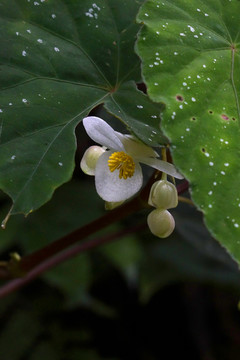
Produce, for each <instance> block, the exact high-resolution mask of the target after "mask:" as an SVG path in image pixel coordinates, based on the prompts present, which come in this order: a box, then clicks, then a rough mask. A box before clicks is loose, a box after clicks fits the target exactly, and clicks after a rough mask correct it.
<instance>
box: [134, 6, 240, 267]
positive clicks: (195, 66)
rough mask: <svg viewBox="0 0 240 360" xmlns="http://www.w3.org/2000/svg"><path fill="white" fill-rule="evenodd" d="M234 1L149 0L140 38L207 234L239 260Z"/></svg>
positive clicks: (150, 82)
mask: <svg viewBox="0 0 240 360" xmlns="http://www.w3.org/2000/svg"><path fill="white" fill-rule="evenodd" d="M239 13H240V2H239V1H237V0H210V1H209V0H201V1H199V0H193V1H185V0H168V1H160V0H148V1H147V2H146V3H145V4H144V5H143V7H142V8H141V11H140V13H139V17H138V20H139V22H141V23H144V26H143V28H142V30H141V33H140V36H139V41H138V53H139V54H140V56H141V58H142V61H143V75H144V78H145V81H146V84H147V87H148V94H149V96H150V97H151V99H153V100H154V101H156V102H162V103H164V104H165V110H164V111H163V113H162V119H163V121H162V128H163V130H164V131H165V133H166V135H167V136H168V137H169V139H170V141H171V149H172V154H173V159H174V162H175V164H176V165H177V166H178V167H179V168H180V170H181V171H182V173H183V174H184V175H185V176H186V178H187V179H188V180H189V182H190V189H191V194H192V198H193V200H194V202H195V204H196V205H197V206H198V208H199V209H200V210H201V211H203V213H204V215H205V220H206V223H207V226H208V228H209V230H210V231H211V233H212V234H213V235H214V236H215V237H216V238H217V239H218V240H219V241H220V242H221V243H222V244H223V245H224V246H225V247H226V248H227V249H228V251H229V252H230V253H231V254H232V255H233V256H234V257H235V258H236V259H238V261H239V260H240V187H239V183H240V165H239V155H240V141H239V139H240V131H239V125H240V110H239V92H240V56H239V48H240V27H239Z"/></svg>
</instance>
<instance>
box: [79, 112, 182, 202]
mask: <svg viewBox="0 0 240 360" xmlns="http://www.w3.org/2000/svg"><path fill="white" fill-rule="evenodd" d="M83 125H84V128H85V130H86V132H87V134H88V135H89V136H90V138H91V139H92V140H94V141H95V142H96V143H98V144H100V145H102V146H103V147H104V150H103V152H102V154H100V155H99V157H98V158H97V161H96V166H95V169H93V168H91V172H89V173H88V172H87V169H86V168H84V169H83V171H84V172H86V173H88V174H89V175H95V184H96V190H97V193H98V194H99V196H100V197H101V198H102V199H103V200H105V201H108V202H120V201H124V200H127V199H128V198H130V197H132V196H133V195H134V194H136V193H137V192H138V191H139V190H140V188H141V186H142V183H143V175H142V169H141V166H140V163H142V164H146V165H149V166H151V167H152V168H154V169H157V170H160V171H163V172H165V173H166V174H169V175H171V176H173V177H175V178H178V179H182V178H183V177H182V175H181V174H180V173H179V172H178V171H177V170H176V168H175V167H174V166H173V165H172V164H170V163H168V162H166V161H162V160H160V159H159V158H158V156H159V155H158V153H157V152H156V151H154V150H153V149H152V148H151V147H150V146H147V145H145V144H143V143H141V142H140V141H139V140H137V139H136V138H134V137H133V136H131V135H123V134H121V133H119V132H117V131H115V130H113V128H112V127H111V126H110V125H108V124H107V123H106V122H105V121H104V120H102V119H100V118H99V117H95V116H88V117H86V118H84V119H83ZM86 156H91V152H90V154H89V153H88V155H86ZM81 163H86V159H85V158H84V157H83V159H82V162H81Z"/></svg>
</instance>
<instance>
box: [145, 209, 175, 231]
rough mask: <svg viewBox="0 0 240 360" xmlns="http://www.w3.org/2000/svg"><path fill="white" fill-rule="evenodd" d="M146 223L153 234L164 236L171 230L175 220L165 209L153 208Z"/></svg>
mask: <svg viewBox="0 0 240 360" xmlns="http://www.w3.org/2000/svg"><path fill="white" fill-rule="evenodd" d="M147 223H148V226H149V229H150V231H151V232H152V233H153V235H155V236H157V237H159V238H166V237H168V236H169V235H171V233H172V232H173V230H174V228H175V221H174V218H173V216H172V215H171V214H170V212H169V211H167V210H161V209H155V210H153V211H152V212H151V213H150V214H149V215H148V217H147Z"/></svg>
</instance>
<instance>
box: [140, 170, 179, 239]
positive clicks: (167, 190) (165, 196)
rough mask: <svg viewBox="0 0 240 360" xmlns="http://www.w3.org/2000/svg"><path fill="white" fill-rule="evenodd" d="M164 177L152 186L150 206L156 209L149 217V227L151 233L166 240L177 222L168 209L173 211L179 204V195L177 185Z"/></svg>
mask: <svg viewBox="0 0 240 360" xmlns="http://www.w3.org/2000/svg"><path fill="white" fill-rule="evenodd" d="M164 175H165V174H164ZM164 177H165V176H163V179H162V180H159V181H156V182H155V183H154V184H153V185H152V188H151V191H150V194H149V199H148V203H149V205H151V206H154V207H155V208H156V209H155V210H153V211H152V212H151V213H150V214H149V215H148V218H147V222H148V226H149V229H150V231H151V232H152V233H153V234H154V235H155V236H158V237H160V238H166V237H168V236H169V235H171V233H172V232H173V230H174V228H175V221H174V218H173V216H172V215H171V214H170V212H169V211H168V210H167V209H172V208H174V207H176V206H177V204H178V193H177V189H176V187H175V185H173V184H172V183H170V182H169V181H167V180H166V179H164Z"/></svg>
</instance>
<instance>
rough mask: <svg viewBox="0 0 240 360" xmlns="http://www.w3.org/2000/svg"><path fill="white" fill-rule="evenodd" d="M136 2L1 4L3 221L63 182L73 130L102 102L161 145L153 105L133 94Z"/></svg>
mask: <svg viewBox="0 0 240 360" xmlns="http://www.w3.org/2000/svg"><path fill="white" fill-rule="evenodd" d="M142 2H143V1H142V0H140V1H137V0H131V1H128V0H124V1H123V0H110V1H107V0H102V1H101V2H100V3H99V4H97V3H92V1H90V0H78V1H77V0H71V1H69V0H62V1H58V0H52V1H46V0H39V1H33V0H29V1H23V0H0V44H1V47H0V49H1V50H0V98H1V102H0V188H1V189H2V190H3V191H4V192H5V193H7V194H8V195H9V196H10V197H11V198H12V200H13V206H12V209H11V211H10V214H16V213H24V214H28V213H30V212H31V211H33V210H35V209H37V208H38V207H40V206H41V205H42V204H44V203H45V202H46V201H48V200H49V199H50V198H51V196H52V194H53V192H54V190H55V189H56V188H57V187H58V186H59V185H61V184H63V183H64V182H66V181H68V180H69V179H70V177H71V176H72V172H73V168H74V154H75V149H76V140H75V134H74V130H75V127H76V125H77V124H78V123H79V122H80V121H81V120H82V118H83V117H84V116H86V115H87V114H88V113H89V112H90V110H92V109H93V108H95V107H96V106H97V105H99V104H101V103H104V102H106V106H107V108H108V109H109V111H111V112H112V113H113V114H114V115H116V116H118V117H119V118H120V119H121V120H122V121H123V122H124V123H125V124H126V125H127V126H128V127H129V129H130V130H131V131H132V132H133V133H135V135H136V136H138V137H139V138H141V140H143V141H145V142H146V143H151V144H153V145H157V144H159V143H161V141H164V137H163V136H162V135H161V131H160V129H159V128H158V123H159V110H160V106H158V105H154V104H153V103H152V102H151V101H150V100H149V99H148V98H147V97H146V95H144V94H143V93H141V92H140V91H138V90H137V87H136V83H137V82H139V81H141V77H140V62H139V59H138V57H137V55H136V54H135V53H134V42H135V38H136V33H137V31H138V29H139V26H138V25H137V24H136V23H135V17H136V13H137V11H138V9H139V6H140V5H141V3H142ZM134 83H135V84H134ZM124 89H128V91H124ZM128 96H131V101H130V99H129V98H128ZM142 104H144V106H143V107H142V108H141V110H139V108H137V105H141V106H142ZM140 113H141V115H140V116H139V114H140ZM143 119H144V123H145V124H146V126H145V125H144V124H143ZM147 125H148V126H147ZM153 131H154V132H153ZM151 134H152V135H154V136H152V137H151ZM149 139H150V140H149ZM6 220H7V219H6Z"/></svg>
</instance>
